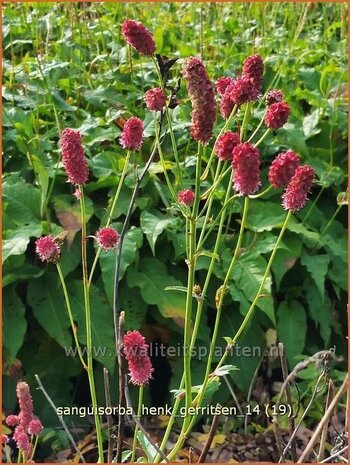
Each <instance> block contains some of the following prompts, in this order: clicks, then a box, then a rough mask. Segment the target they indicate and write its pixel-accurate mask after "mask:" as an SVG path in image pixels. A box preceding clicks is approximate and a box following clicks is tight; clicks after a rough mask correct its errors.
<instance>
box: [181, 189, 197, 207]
mask: <svg viewBox="0 0 350 465" xmlns="http://www.w3.org/2000/svg"><path fill="white" fill-rule="evenodd" d="M194 198H195V193H194V192H193V191H191V190H190V189H185V190H183V191H180V192H178V194H177V200H178V201H179V203H182V204H183V205H187V206H188V207H189V206H190V205H192V203H193V201H194Z"/></svg>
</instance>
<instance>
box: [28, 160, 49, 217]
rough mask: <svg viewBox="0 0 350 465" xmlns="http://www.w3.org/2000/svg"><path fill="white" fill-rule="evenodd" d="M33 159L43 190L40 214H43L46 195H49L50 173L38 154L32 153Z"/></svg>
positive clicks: (41, 189)
mask: <svg viewBox="0 0 350 465" xmlns="http://www.w3.org/2000/svg"><path fill="white" fill-rule="evenodd" d="M31 160H32V163H33V167H34V170H35V171H36V173H37V176H38V179H39V184H40V191H41V204H40V215H41V216H43V214H44V207H45V202H46V195H47V191H48V187H49V174H48V171H47V169H46V168H45V166H44V165H43V164H42V162H41V160H40V159H39V157H38V156H36V155H31Z"/></svg>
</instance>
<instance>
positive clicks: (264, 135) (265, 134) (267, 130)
mask: <svg viewBox="0 0 350 465" xmlns="http://www.w3.org/2000/svg"><path fill="white" fill-rule="evenodd" d="M270 132H271V129H270V128H267V129H266V131H265V132H264V134H263V135H262V136H261V137H260V139H259V140H258V142H256V143H255V144H254V147H255V148H256V147H258V146H259V145H260V144H261V142H262V141H263V140H264V139H265V137H267V136H268V134H270Z"/></svg>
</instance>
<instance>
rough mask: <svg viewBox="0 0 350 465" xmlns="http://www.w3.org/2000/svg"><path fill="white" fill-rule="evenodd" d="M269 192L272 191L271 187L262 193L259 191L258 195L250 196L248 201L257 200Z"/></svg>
mask: <svg viewBox="0 0 350 465" xmlns="http://www.w3.org/2000/svg"><path fill="white" fill-rule="evenodd" d="M271 190H272V186H269V187H267V188H266V189H264V190H263V191H261V192H260V193H259V194H255V195H250V196H249V198H250V199H259V198H260V197H263V196H264V195H265V194H267V193H268V192H270V191H271Z"/></svg>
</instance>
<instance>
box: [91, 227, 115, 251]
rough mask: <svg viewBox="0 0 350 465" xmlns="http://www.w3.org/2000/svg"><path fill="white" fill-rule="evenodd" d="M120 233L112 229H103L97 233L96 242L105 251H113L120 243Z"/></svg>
mask: <svg viewBox="0 0 350 465" xmlns="http://www.w3.org/2000/svg"><path fill="white" fill-rule="evenodd" d="M119 238H120V235H119V233H118V232H117V231H116V230H115V229H114V228H112V227H110V226H109V227H107V228H101V229H99V230H98V231H97V233H96V241H97V244H98V245H99V247H101V248H102V249H103V250H112V249H114V248H115V246H116V245H117V243H118V241H119Z"/></svg>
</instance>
